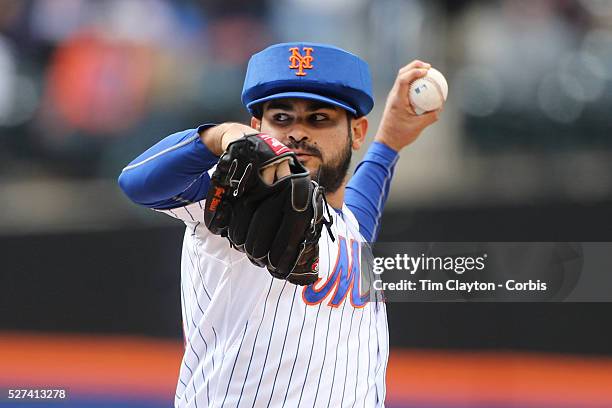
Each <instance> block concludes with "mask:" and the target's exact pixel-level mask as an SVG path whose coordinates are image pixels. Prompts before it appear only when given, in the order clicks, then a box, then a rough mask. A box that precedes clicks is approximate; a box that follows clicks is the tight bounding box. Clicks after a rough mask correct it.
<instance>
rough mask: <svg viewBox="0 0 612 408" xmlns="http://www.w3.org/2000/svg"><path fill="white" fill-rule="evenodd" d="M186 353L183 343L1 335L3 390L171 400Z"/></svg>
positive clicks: (17, 334)
mask: <svg viewBox="0 0 612 408" xmlns="http://www.w3.org/2000/svg"><path fill="white" fill-rule="evenodd" d="M183 351H184V350H183V347H182V344H181V341H180V340H177V341H169V340H153V339H148V338H144V337H127V336H89V335H58V334H25V333H6V332H4V333H3V332H0V367H1V368H0V385H3V386H20V387H26V386H28V385H38V386H45V387H58V388H61V387H65V388H68V389H69V392H71V393H76V394H96V395H117V394H120V395H133V396H135V397H142V396H146V397H151V398H166V399H167V398H169V397H172V396H173V395H174V392H175V390H176V382H177V378H178V372H179V368H180V364H181V358H182V356H183Z"/></svg>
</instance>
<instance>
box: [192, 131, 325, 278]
mask: <svg viewBox="0 0 612 408" xmlns="http://www.w3.org/2000/svg"><path fill="white" fill-rule="evenodd" d="M281 162H288V166H289V170H290V171H289V174H288V175H286V176H284V177H281V178H280V179H278V180H276V181H272V183H271V184H269V183H266V182H264V180H263V179H262V172H263V171H264V170H265V169H266V168H269V167H270V166H275V165H278V164H279V163H281ZM323 209H324V193H323V189H322V188H321V187H319V186H318V185H317V184H316V183H315V182H313V181H312V180H310V177H309V173H308V170H307V169H306V168H304V166H302V165H301V164H300V163H299V161H298V160H297V158H296V157H295V154H294V153H292V152H291V151H290V150H289V149H288V148H287V147H285V146H284V145H283V144H281V143H280V142H278V141H277V140H275V139H273V138H271V137H269V136H267V135H262V134H258V135H247V136H245V137H243V138H241V139H239V140H237V141H235V142H232V143H231V144H230V145H229V146H228V148H227V150H226V152H225V153H224V154H223V155H222V156H221V158H220V160H219V164H218V165H217V169H216V171H215V172H214V174H213V176H212V177H211V187H210V189H209V191H208V196H207V199H206V208H205V214H204V220H205V223H206V226H207V227H208V228H209V230H210V231H211V232H212V233H213V234H217V235H221V236H224V237H227V238H228V240H229V242H230V244H231V245H232V246H233V247H234V248H236V249H237V250H239V251H242V252H244V253H246V255H247V256H248V258H249V259H250V260H251V262H253V263H254V264H255V265H258V266H261V267H264V266H265V267H267V269H268V271H269V272H270V273H271V274H272V275H273V276H274V277H276V278H280V279H287V280H288V281H290V282H291V283H295V284H299V285H307V284H311V283H314V282H315V281H316V280H317V278H318V269H317V265H318V257H319V249H318V240H319V237H320V235H321V229H322V225H323V223H324V222H325V219H324V217H323Z"/></svg>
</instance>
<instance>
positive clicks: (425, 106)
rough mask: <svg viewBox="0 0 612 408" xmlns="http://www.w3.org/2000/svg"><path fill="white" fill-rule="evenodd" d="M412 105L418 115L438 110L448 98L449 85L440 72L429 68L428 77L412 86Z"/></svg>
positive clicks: (410, 93) (410, 94) (416, 81)
mask: <svg viewBox="0 0 612 408" xmlns="http://www.w3.org/2000/svg"><path fill="white" fill-rule="evenodd" d="M409 96H410V104H411V105H412V108H413V109H414V111H415V113H416V114H417V115H422V114H423V113H425V112H431V111H435V110H438V109H440V108H441V107H442V105H443V104H444V102H445V101H446V97H447V96H448V83H447V82H446V78H444V75H442V73H441V72H440V71H438V70H437V69H435V68H429V70H428V71H427V75H425V76H424V77H422V78H419V79H417V80H415V81H414V82H413V83H412V84H411V85H410V92H409Z"/></svg>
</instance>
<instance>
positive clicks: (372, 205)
mask: <svg viewBox="0 0 612 408" xmlns="http://www.w3.org/2000/svg"><path fill="white" fill-rule="evenodd" d="M398 158H399V155H398V153H397V152H396V151H395V150H393V149H391V148H390V147H389V146H387V145H385V144H383V143H380V142H374V143H372V145H371V146H370V148H369V149H368V152H367V153H366V155H365V157H364V158H363V160H362V161H361V162H360V163H359V165H358V166H357V169H355V174H354V175H353V177H352V178H351V180H350V181H349V183H348V185H347V187H346V193H345V197H344V201H345V203H346V206H347V207H348V208H349V209H350V210H351V211H352V212H353V214H354V215H355V217H356V218H357V222H358V223H359V232H361V235H363V237H364V238H365V239H366V240H367V241H369V242H373V241H375V240H376V237H377V235H378V230H379V229H380V217H381V216H382V211H383V207H384V206H385V203H386V201H387V196H388V194H389V188H390V186H391V178H392V177H393V172H394V170H395V164H396V163H397V160H398Z"/></svg>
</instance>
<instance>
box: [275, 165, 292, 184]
mask: <svg viewBox="0 0 612 408" xmlns="http://www.w3.org/2000/svg"><path fill="white" fill-rule="evenodd" d="M290 174H291V169H290V168H289V160H285V161H284V162H282V163H281V164H279V165H278V166H276V180H280V179H282V178H283V177H287V176H289V175H290Z"/></svg>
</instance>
